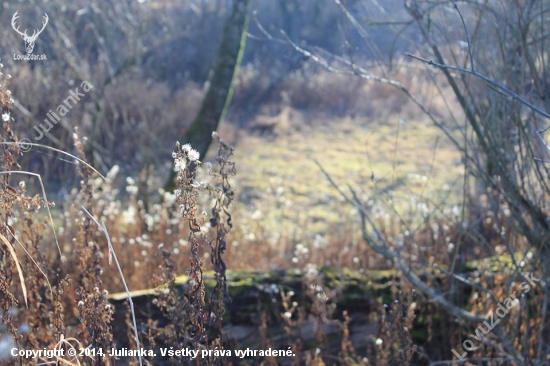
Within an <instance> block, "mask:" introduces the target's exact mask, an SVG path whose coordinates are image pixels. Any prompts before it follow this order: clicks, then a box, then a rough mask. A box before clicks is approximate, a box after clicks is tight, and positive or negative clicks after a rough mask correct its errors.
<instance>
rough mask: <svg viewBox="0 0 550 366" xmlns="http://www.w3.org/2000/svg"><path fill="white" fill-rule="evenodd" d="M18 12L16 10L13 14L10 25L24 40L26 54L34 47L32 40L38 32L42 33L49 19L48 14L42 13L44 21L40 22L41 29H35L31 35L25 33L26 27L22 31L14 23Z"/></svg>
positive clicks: (34, 39)
mask: <svg viewBox="0 0 550 366" xmlns="http://www.w3.org/2000/svg"><path fill="white" fill-rule="evenodd" d="M18 13H19V10H18V11H16V12H15V14H13V17H12V18H11V26H12V27H13V29H15V31H16V32H17V33H19V34H20V35H21V38H23V40H24V41H25V49H26V50H27V54H29V55H30V54H31V53H32V50H33V49H34V42H35V41H36V39H37V38H38V36H39V35H40V33H42V31H43V30H44V28H46V24H48V20H49V18H48V14H46V13H44V21H43V22H42V29H40V30H37V29H35V30H34V32H33V33H32V36H29V35H28V34H27V30H26V29H25V31H24V32H21V31H19V27H18V26H17V23H16V21H17V18H19V15H18Z"/></svg>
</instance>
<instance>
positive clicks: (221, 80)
mask: <svg viewBox="0 0 550 366" xmlns="http://www.w3.org/2000/svg"><path fill="white" fill-rule="evenodd" d="M249 4H250V0H235V2H234V3H233V10H232V12H231V16H230V17H229V18H228V19H227V22H226V24H225V27H224V31H223V37H222V42H221V45H220V50H219V53H218V59H217V61H216V66H215V68H214V75H213V76H212V79H211V80H210V86H209V87H208V90H207V92H206V95H205V97H204V99H203V101H202V105H201V108H200V110H199V112H198V113H197V115H196V117H195V119H194V120H193V123H192V124H191V127H190V128H189V130H188V131H187V132H186V133H185V134H184V135H183V136H182V137H181V138H180V142H181V143H182V144H191V146H193V148H194V149H195V150H197V151H198V152H199V153H200V155H201V158H204V156H205V155H206V153H207V152H208V148H209V147H210V143H211V142H212V132H213V131H216V130H217V129H218V125H219V123H220V122H221V121H222V120H223V119H224V117H225V114H226V112H227V107H228V106H229V103H230V102H231V97H232V95H233V84H234V83H233V81H234V79H235V76H236V75H237V71H238V69H239V65H240V63H241V60H242V56H243V53H244V49H245V45H246V31H247V29H248V8H249ZM174 178H175V172H174V171H173V170H172V171H171V172H170V178H169V179H168V182H167V183H166V185H165V188H166V190H167V191H172V190H173V189H174Z"/></svg>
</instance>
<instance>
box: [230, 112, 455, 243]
mask: <svg viewBox="0 0 550 366" xmlns="http://www.w3.org/2000/svg"><path fill="white" fill-rule="evenodd" d="M302 118H303V119H304V120H306V121H307V120H308V116H307V115H306V114H302ZM235 159H236V162H237V167H238V175H239V179H238V183H237V184H238V185H237V187H238V188H237V192H238V193H239V194H240V195H241V200H240V201H241V202H240V203H238V204H237V205H246V206H247V209H246V211H247V212H249V213H250V214H251V215H250V217H251V218H253V219H255V220H254V221H255V222H256V225H257V226H259V227H261V228H262V229H263V231H264V232H266V233H268V235H269V234H270V235H275V236H277V235H286V236H292V235H297V236H298V237H303V238H304V239H305V240H308V239H313V238H314V237H315V236H316V235H326V234H328V233H329V232H330V230H331V228H335V227H339V226H340V227H341V226H342V225H344V224H346V223H352V222H357V216H356V215H355V211H354V209H353V208H352V207H351V206H349V205H346V204H342V198H341V196H340V195H339V194H338V192H337V191H336V189H335V188H334V187H333V186H332V185H331V184H330V183H329V181H328V180H327V179H326V177H325V176H324V174H323V173H322V171H321V169H320V168H319V167H318V166H317V165H316V163H315V161H317V162H319V164H321V165H322V167H323V168H324V169H325V170H326V171H327V172H328V173H329V174H330V175H331V176H332V178H333V179H334V181H335V182H337V183H338V184H340V185H341V187H342V188H344V189H345V190H346V191H347V185H348V184H349V185H351V186H353V187H354V188H356V189H357V190H358V191H359V192H361V196H362V199H363V200H364V202H365V203H366V204H367V205H368V206H370V207H371V209H372V210H373V213H374V215H375V217H376V218H384V216H385V214H386V213H389V212H390V211H389V210H390V207H388V205H389V206H391V207H394V208H395V209H396V211H397V212H398V213H400V214H402V215H404V216H407V218H408V217H409V216H410V214H412V215H413V216H417V218H418V217H421V216H422V212H425V211H426V210H430V208H433V207H434V206H435V204H437V203H441V202H442V201H444V200H445V201H446V207H452V205H453V204H457V203H458V202H459V199H460V193H461V190H460V186H461V185H460V183H461V179H462V174H463V166H462V165H461V161H460V156H459V154H458V153H457V151H456V150H455V149H454V147H453V146H452V145H451V144H450V142H448V140H447V139H446V138H445V137H444V136H443V134H442V133H441V131H440V130H438V129H437V128H435V127H434V126H432V125H430V124H428V123H425V122H423V121H408V122H405V121H403V120H400V119H399V118H397V117H396V118H393V119H390V120H388V121H384V122H377V121H368V120H366V119H355V120H353V119H351V118H336V119H334V118H333V119H331V120H330V121H329V120H328V118H327V117H325V118H312V120H311V121H310V122H309V123H306V124H303V125H302V127H301V128H300V129H296V131H292V132H291V133H290V132H289V133H285V134H280V135H279V136H277V137H274V138H269V137H267V138H266V137H265V136H257V135H250V134H243V135H242V136H241V137H240V139H239V141H238V144H237V150H236V155H235ZM386 204H388V205H386ZM419 215H420V216H419Z"/></svg>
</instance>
